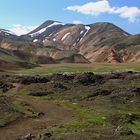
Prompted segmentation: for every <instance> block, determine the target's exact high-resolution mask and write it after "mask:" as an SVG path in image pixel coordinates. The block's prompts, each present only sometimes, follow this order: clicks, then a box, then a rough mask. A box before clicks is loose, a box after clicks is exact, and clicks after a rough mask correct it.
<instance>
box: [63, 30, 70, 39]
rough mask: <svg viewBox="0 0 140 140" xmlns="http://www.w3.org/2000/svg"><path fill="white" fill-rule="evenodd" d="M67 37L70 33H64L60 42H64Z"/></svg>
mask: <svg viewBox="0 0 140 140" xmlns="http://www.w3.org/2000/svg"><path fill="white" fill-rule="evenodd" d="M69 35H70V32H69V33H66V34H65V35H64V36H63V37H62V39H61V41H64V40H65V39H66V37H67V36H69Z"/></svg>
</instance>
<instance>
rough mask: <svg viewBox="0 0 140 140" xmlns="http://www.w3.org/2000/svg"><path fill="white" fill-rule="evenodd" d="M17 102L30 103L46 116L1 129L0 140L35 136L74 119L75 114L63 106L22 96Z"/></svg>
mask: <svg viewBox="0 0 140 140" xmlns="http://www.w3.org/2000/svg"><path fill="white" fill-rule="evenodd" d="M17 100H20V101H24V102H26V103H28V104H29V105H31V106H32V108H33V109H34V110H35V111H36V112H43V113H44V115H43V116H42V117H38V118H26V119H22V120H18V121H15V122H13V123H11V124H10V125H8V126H6V127H4V128H0V140H15V139H16V138H19V137H22V136H26V135H27V134H29V133H31V134H33V135H35V134H37V133H39V132H40V131H41V130H45V129H47V128H49V127H54V126H59V125H62V124H64V123H66V122H68V121H70V120H72V119H73V113H72V112H71V111H70V110H69V109H67V108H65V107H63V106H60V105H56V104H53V103H50V102H47V101H45V100H38V99H37V100H35V99H31V98H28V99H27V97H22V96H17ZM46 132H47V130H46Z"/></svg>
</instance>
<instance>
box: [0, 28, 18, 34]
mask: <svg viewBox="0 0 140 140" xmlns="http://www.w3.org/2000/svg"><path fill="white" fill-rule="evenodd" d="M2 32H3V33H5V34H6V35H16V34H15V33H14V32H12V31H9V30H4V29H1V30H0V33H2Z"/></svg>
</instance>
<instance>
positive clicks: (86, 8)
mask: <svg viewBox="0 0 140 140" xmlns="http://www.w3.org/2000/svg"><path fill="white" fill-rule="evenodd" d="M66 9H67V10H71V11H76V12H79V13H82V14H85V15H91V16H99V15H101V14H104V13H105V14H116V15H118V16H119V17H121V18H125V19H127V20H129V21H130V22H135V21H137V20H138V18H139V17H140V8H138V7H128V6H123V7H113V6H111V5H110V3H109V1H108V0H100V1H97V2H89V3H86V4H84V5H74V6H68V7H66Z"/></svg>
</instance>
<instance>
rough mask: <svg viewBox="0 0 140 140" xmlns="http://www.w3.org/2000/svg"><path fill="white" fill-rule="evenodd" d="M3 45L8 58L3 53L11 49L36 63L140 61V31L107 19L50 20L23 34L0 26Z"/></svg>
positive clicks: (0, 44) (19, 58) (20, 57)
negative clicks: (134, 32)
mask: <svg viewBox="0 0 140 140" xmlns="http://www.w3.org/2000/svg"><path fill="white" fill-rule="evenodd" d="M0 48H1V49H2V50H0V53H1V56H0V59H1V60H2V59H3V60H4V61H6V60H5V59H4V58H6V57H2V56H5V52H8V54H9V55H10V57H12V58H13V57H14V59H16V61H18V62H19V61H24V62H28V63H36V64H47V63H90V62H91V63H93V62H105V63H127V62H140V34H138V35H131V34H129V33H127V32H125V31H124V30H122V29H121V28H119V27H117V26H115V25H114V24H112V23H107V22H98V23H94V24H90V25H83V24H64V23H62V22H58V21H52V20H49V21H46V22H44V23H43V24H42V25H41V26H39V27H37V28H36V29H35V30H33V31H31V32H30V33H28V34H26V35H22V36H16V35H15V34H14V33H12V32H10V31H8V30H4V29H0ZM2 54H3V55H2ZM10 60H11V59H10Z"/></svg>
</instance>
